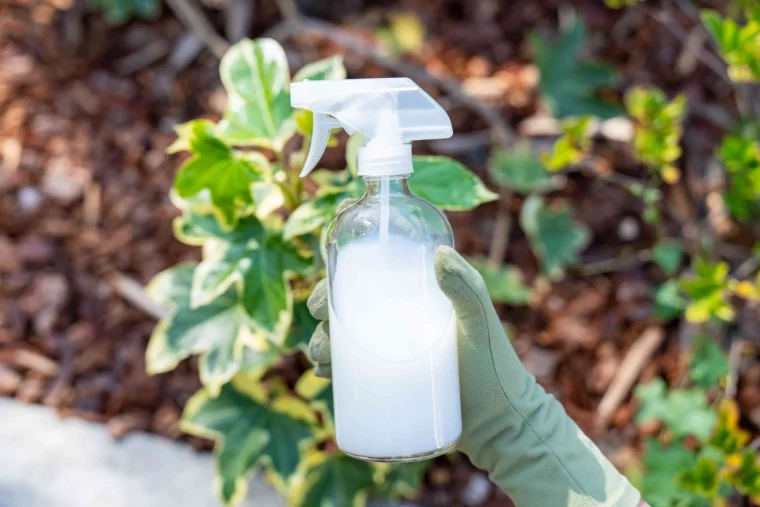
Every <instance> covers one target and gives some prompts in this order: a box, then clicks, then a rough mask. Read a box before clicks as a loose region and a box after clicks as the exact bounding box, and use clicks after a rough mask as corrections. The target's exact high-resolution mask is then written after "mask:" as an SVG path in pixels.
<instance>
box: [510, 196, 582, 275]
mask: <svg viewBox="0 0 760 507" xmlns="http://www.w3.org/2000/svg"><path fill="white" fill-rule="evenodd" d="M520 225H521V226H522V228H523V230H524V231H525V233H526V234H527V235H528V239H530V244H531V246H532V248H533V252H534V253H535V254H536V256H537V257H538V259H539V260H540V261H541V265H542V267H543V270H544V272H545V273H546V274H547V275H548V276H549V278H551V279H553V280H557V279H559V278H561V277H562V276H563V274H564V271H565V267H566V266H568V265H572V264H575V263H576V262H577V261H578V253H579V252H580V251H581V250H582V249H583V248H585V247H586V245H587V244H588V241H589V239H590V236H591V234H590V232H589V230H588V228H587V227H586V226H585V225H584V224H582V223H580V222H577V221H576V220H574V219H573V218H572V211H571V209H570V207H569V206H565V207H564V208H563V209H561V210H559V211H553V210H552V209H550V208H549V207H548V206H547V205H546V203H545V201H544V200H543V198H541V197H539V196H537V195H532V196H530V197H528V199H527V200H526V201H525V203H524V204H523V208H522V211H521V212H520Z"/></svg>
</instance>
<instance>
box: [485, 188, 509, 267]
mask: <svg viewBox="0 0 760 507" xmlns="http://www.w3.org/2000/svg"><path fill="white" fill-rule="evenodd" d="M511 203H512V191H511V190H509V189H508V188H505V187H502V188H501V190H500V191H499V207H498V209H497V211H496V222H495V223H494V226H493V237H492V238H491V249H490V251H489V252H488V265H489V266H490V267H492V268H496V267H498V266H500V265H501V263H502V262H503V261H504V255H505V254H506V253H507V246H509V233H510V231H511V230H512V216H511V215H510V214H509V207H510V204H511Z"/></svg>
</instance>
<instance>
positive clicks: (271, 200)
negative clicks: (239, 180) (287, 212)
mask: <svg viewBox="0 0 760 507" xmlns="http://www.w3.org/2000/svg"><path fill="white" fill-rule="evenodd" d="M251 194H252V195H253V202H254V210H255V215H256V218H258V219H259V220H264V219H265V218H266V217H268V216H269V215H271V214H272V213H274V211H275V210H277V209H279V208H281V207H282V206H283V205H284V204H285V196H284V195H283V193H282V188H281V187H280V186H279V185H278V184H277V183H264V182H259V183H254V184H253V186H252V187H251Z"/></svg>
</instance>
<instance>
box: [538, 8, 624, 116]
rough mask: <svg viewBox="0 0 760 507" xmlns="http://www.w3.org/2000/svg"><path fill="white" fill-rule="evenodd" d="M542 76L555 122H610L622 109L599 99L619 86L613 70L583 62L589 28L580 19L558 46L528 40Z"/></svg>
mask: <svg viewBox="0 0 760 507" xmlns="http://www.w3.org/2000/svg"><path fill="white" fill-rule="evenodd" d="M528 39H529V41H530V43H531V45H532V46H533V51H534V53H535V58H536V65H537V66H538V70H539V72H540V74H541V80H540V83H539V86H540V89H541V95H542V97H543V98H544V100H545V101H546V103H547V105H548V106H549V109H550V110H551V112H552V114H553V115H554V116H555V117H556V118H565V117H568V116H579V115H593V116H598V117H600V118H611V117H613V116H617V115H619V114H620V113H621V110H620V108H619V107H618V106H617V105H615V104H613V103H612V102H608V101H606V100H604V99H602V98H600V91H601V90H603V89H605V88H610V87H612V86H614V85H615V84H616V82H617V78H616V77H615V73H614V71H613V69H612V67H610V66H608V65H606V64H604V63H600V62H588V61H584V60H583V59H581V56H580V53H581V52H582V49H583V45H584V44H585V41H586V25H585V23H584V22H583V20H582V19H581V18H579V17H573V19H572V24H571V25H570V26H568V27H567V29H566V30H565V32H564V33H563V34H562V35H561V36H560V37H559V39H558V40H556V41H555V42H551V43H550V42H547V41H546V40H545V39H544V38H543V37H542V36H541V35H539V34H538V33H532V34H531V35H530V36H529V37H528Z"/></svg>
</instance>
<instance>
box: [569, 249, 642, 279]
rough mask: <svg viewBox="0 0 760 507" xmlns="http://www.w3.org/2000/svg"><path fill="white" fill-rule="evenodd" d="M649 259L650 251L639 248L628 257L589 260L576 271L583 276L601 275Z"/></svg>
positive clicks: (629, 267) (628, 267)
mask: <svg viewBox="0 0 760 507" xmlns="http://www.w3.org/2000/svg"><path fill="white" fill-rule="evenodd" d="M650 260H652V251H651V250H640V251H638V252H636V253H635V254H634V255H631V256H629V257H615V258H613V259H605V260H603V261H597V262H589V263H588V264H583V265H582V266H578V268H577V271H578V273H580V274H581V275H583V276H594V275H601V274H603V273H613V272H615V271H625V270H627V269H631V268H632V267H634V266H638V265H639V264H642V263H644V262H648V261H650Z"/></svg>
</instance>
